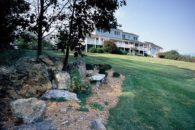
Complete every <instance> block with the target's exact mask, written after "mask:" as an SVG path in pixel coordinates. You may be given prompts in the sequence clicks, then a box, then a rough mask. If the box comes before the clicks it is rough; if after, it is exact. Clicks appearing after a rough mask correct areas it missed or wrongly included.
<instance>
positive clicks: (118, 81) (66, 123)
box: [45, 71, 124, 130]
mask: <svg viewBox="0 0 195 130" xmlns="http://www.w3.org/2000/svg"><path fill="white" fill-rule="evenodd" d="M123 80H124V76H122V75H121V76H120V78H113V77H112V71H109V72H108V77H107V83H106V84H103V85H102V86H101V87H100V88H99V89H98V90H97V89H93V94H92V96H91V97H90V98H89V99H88V100H87V103H86V107H87V108H88V109H89V112H83V111H79V108H80V104H79V103H77V102H70V101H69V102H50V101H48V102H47V110H46V112H45V117H46V119H48V120H52V121H53V125H54V126H55V127H56V128H57V129H58V130H90V122H91V121H92V120H94V119H97V118H101V119H102V120H103V123H104V124H106V123H107V119H108V116H109V109H110V108H112V107H114V106H115V105H116V104H117V102H118V96H120V94H121V85H122V81H123ZM91 103H98V104H100V105H101V106H102V107H103V110H98V109H92V108H91V107H90V104H91Z"/></svg>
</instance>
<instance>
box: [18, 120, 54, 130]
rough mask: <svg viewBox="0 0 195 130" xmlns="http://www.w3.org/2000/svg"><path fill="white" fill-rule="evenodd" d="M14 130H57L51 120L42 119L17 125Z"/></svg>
mask: <svg viewBox="0 0 195 130" xmlns="http://www.w3.org/2000/svg"><path fill="white" fill-rule="evenodd" d="M14 130H57V129H56V128H54V126H53V125H52V122H51V121H42V122H38V123H34V124H23V125H20V126H15V127H14Z"/></svg>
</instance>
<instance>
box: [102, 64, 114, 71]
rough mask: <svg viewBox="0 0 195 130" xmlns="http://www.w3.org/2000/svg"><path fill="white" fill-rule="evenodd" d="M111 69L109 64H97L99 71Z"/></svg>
mask: <svg viewBox="0 0 195 130" xmlns="http://www.w3.org/2000/svg"><path fill="white" fill-rule="evenodd" d="M111 68H112V66H111V65H109V64H99V69H104V70H105V71H106V70H110V69H111Z"/></svg>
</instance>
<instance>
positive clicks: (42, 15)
mask: <svg viewBox="0 0 195 130" xmlns="http://www.w3.org/2000/svg"><path fill="white" fill-rule="evenodd" d="M28 1H29V2H30V3H31V5H30V7H31V11H30V28H29V30H30V31H32V32H34V33H35V34H36V35H37V37H38V48H37V50H38V51H37V56H39V55H41V54H42V41H43V39H44V38H45V37H46V36H49V35H50V34H52V33H53V32H55V31H56V26H57V24H58V22H59V21H60V20H59V19H58V18H59V16H60V14H61V12H62V11H63V9H64V8H65V7H66V4H67V1H66V0H28ZM62 1H63V2H62Z"/></svg>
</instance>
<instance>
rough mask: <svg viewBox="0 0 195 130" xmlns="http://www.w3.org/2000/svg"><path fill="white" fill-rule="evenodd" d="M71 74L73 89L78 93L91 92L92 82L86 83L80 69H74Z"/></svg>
mask: <svg viewBox="0 0 195 130" xmlns="http://www.w3.org/2000/svg"><path fill="white" fill-rule="evenodd" d="M70 75H71V89H72V91H74V92H76V93H85V94H90V93H91V89H92V88H91V86H90V84H86V83H85V82H84V80H83V77H82V76H81V75H80V73H79V71H78V69H73V70H72V71H71V73H70Z"/></svg>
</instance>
